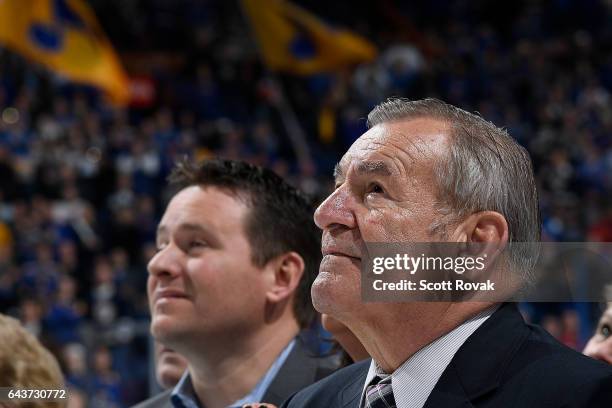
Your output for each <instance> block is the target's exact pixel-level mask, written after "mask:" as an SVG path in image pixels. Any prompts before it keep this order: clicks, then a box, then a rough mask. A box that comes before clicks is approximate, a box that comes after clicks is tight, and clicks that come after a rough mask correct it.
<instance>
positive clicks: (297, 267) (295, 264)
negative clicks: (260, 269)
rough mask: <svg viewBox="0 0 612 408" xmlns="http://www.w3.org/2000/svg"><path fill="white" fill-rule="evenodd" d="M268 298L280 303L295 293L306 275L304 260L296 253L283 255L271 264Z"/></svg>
mask: <svg viewBox="0 0 612 408" xmlns="http://www.w3.org/2000/svg"><path fill="white" fill-rule="evenodd" d="M269 266H270V270H269V271H268V282H267V284H268V290H267V292H266V298H267V300H269V301H270V302H273V303H278V302H282V301H283V300H285V299H288V298H289V297H290V296H291V295H292V294H293V293H295V291H296V289H297V287H298V285H299V284H300V279H301V278H302V275H303V274H304V267H305V264H304V259H303V258H302V257H301V256H300V255H299V254H298V253H297V252H294V251H291V252H287V253H285V254H282V255H280V256H278V257H276V258H275V259H273V260H271V261H270V263H269Z"/></svg>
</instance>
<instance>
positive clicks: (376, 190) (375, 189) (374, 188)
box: [368, 183, 385, 194]
mask: <svg viewBox="0 0 612 408" xmlns="http://www.w3.org/2000/svg"><path fill="white" fill-rule="evenodd" d="M384 192H385V190H384V189H383V188H382V187H381V186H380V184H376V183H372V184H370V186H369V187H368V193H377V194H378V193H380V194H382V193H384Z"/></svg>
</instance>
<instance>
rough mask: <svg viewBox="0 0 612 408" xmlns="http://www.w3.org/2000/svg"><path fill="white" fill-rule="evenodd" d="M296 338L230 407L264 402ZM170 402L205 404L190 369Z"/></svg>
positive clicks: (179, 407) (187, 407) (180, 406)
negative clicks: (196, 390) (200, 397)
mask: <svg viewBox="0 0 612 408" xmlns="http://www.w3.org/2000/svg"><path fill="white" fill-rule="evenodd" d="M295 341H296V340H295V339H293V340H291V342H290V343H289V344H288V345H287V346H286V347H285V348H284V349H283V351H282V352H281V353H280V354H279V355H278V357H277V358H276V360H274V362H273V363H272V366H270V368H269V369H268V371H267V372H266V374H265V375H264V376H263V377H262V378H261V380H259V383H257V385H256V386H255V387H254V388H253V389H252V390H251V392H250V393H248V394H247V395H245V396H244V397H243V398H241V399H239V400H238V401H235V402H234V403H232V404H230V405H228V408H229V407H231V408H233V407H238V408H240V407H242V406H243V405H244V404H247V403H253V402H262V401H261V400H262V398H263V396H264V394H265V392H266V391H267V389H268V387H269V386H270V384H271V383H272V380H274V377H276V374H278V371H279V370H280V368H281V367H282V366H283V364H284V363H285V360H287V357H288V356H289V353H291V350H293V347H294V346H295ZM170 402H171V403H172V406H173V408H202V407H203V405H202V404H200V402H199V400H198V396H197V395H196V393H195V390H194V389H193V384H192V383H191V376H190V375H189V370H185V373H184V374H183V376H182V377H181V379H180V380H179V382H178V383H177V384H176V386H175V387H174V389H173V390H172V393H171V394H170Z"/></svg>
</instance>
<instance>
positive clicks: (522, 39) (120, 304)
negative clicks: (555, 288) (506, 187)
mask: <svg viewBox="0 0 612 408" xmlns="http://www.w3.org/2000/svg"><path fill="white" fill-rule="evenodd" d="M91 3H92V5H93V6H94V8H96V11H97V12H98V14H99V17H100V19H101V23H102V26H103V27H105V29H107V31H108V32H109V35H110V37H111V41H112V42H113V43H114V44H115V45H116V47H117V48H118V51H119V52H120V53H122V52H125V53H126V54H127V53H130V52H132V51H134V50H136V49H142V50H146V51H158V52H160V53H162V55H163V54H164V53H166V57H165V58H166V59H171V57H170V56H169V55H175V54H180V56H181V58H180V61H179V63H178V64H173V65H172V66H170V65H168V64H166V65H163V64H162V65H163V66H162V67H155V68H154V72H150V75H151V77H152V78H153V80H154V83H155V84H156V89H157V92H156V93H157V96H156V98H155V101H154V103H152V104H151V105H150V106H146V107H130V108H119V107H114V106H111V105H109V104H107V103H106V102H105V101H104V99H103V98H102V97H101V96H100V95H99V94H97V92H96V91H94V90H92V89H89V88H87V87H83V86H77V85H74V84H70V83H67V82H65V81H63V80H61V79H59V78H57V77H54V76H53V75H51V74H50V73H48V72H47V71H45V70H44V69H42V68H40V67H36V66H33V65H31V64H29V63H27V62H26V61H25V60H23V59H22V58H20V57H18V56H16V55H15V54H12V53H9V52H7V51H0V180H1V181H0V312H8V313H9V314H12V315H14V316H17V317H19V319H20V320H21V321H22V322H23V324H24V325H25V326H26V327H27V329H28V330H30V331H31V332H32V333H34V334H36V335H37V336H39V337H40V338H42V339H43V341H44V343H45V344H46V345H47V346H48V347H49V348H50V349H51V350H53V351H54V353H55V354H56V355H57V356H58V357H59V359H60V361H61V364H62V365H63V369H64V372H65V373H66V374H67V379H68V381H69V384H70V385H71V387H73V389H74V390H76V391H75V392H79V391H80V392H81V393H82V394H83V395H87V396H88V398H89V403H90V406H104V407H111V406H125V405H127V404H129V403H132V402H135V401H140V400H142V399H144V398H145V397H146V394H147V391H148V388H147V387H148V382H149V375H150V369H149V364H148V363H149V355H148V350H149V341H150V340H149V337H148V307H147V300H146V291H145V282H146V279H147V271H146V263H147V262H148V260H149V259H150V258H151V255H152V253H153V251H154V244H153V242H154V239H155V229H156V225H157V221H158V219H159V216H160V213H161V212H162V211H163V205H164V204H165V200H166V198H167V197H168V192H167V191H165V190H164V186H165V184H166V183H165V178H166V176H167V175H168V172H169V170H170V168H171V167H172V164H173V163H174V161H175V160H176V159H178V158H181V157H184V156H190V157H194V158H198V159H202V158H206V157H213V156H220V157H224V158H235V159H243V160H247V161H250V162H253V163H256V164H260V165H264V166H267V167H270V168H272V169H274V170H275V171H276V172H277V173H279V174H280V175H282V176H284V177H286V178H288V179H289V180H291V181H292V182H293V183H294V184H296V185H298V186H299V187H300V188H302V189H303V190H305V191H306V192H307V193H309V194H312V195H314V196H317V197H321V196H323V195H324V194H325V193H326V192H327V191H328V190H329V188H330V184H331V171H332V168H333V165H334V164H335V162H336V161H338V160H339V158H340V154H341V152H343V151H345V150H346V148H347V146H349V145H350V144H351V143H352V141H353V140H355V139H356V138H357V137H358V136H359V135H360V134H361V133H362V132H363V131H364V130H365V128H366V124H365V119H364V118H365V116H366V115H367V112H368V111H369V110H370V109H371V108H372V107H373V105H374V104H376V103H378V102H380V101H382V100H384V99H385V98H386V97H388V96H405V97H408V98H415V99H416V98H421V97H426V96H432V97H439V98H440V99H443V100H445V101H447V102H449V103H452V104H455V105H457V106H460V107H462V108H464V109H466V110H471V111H478V112H480V113H481V114H482V115H483V116H484V117H485V118H487V119H488V120H491V121H493V122H494V123H495V124H497V125H500V126H504V127H506V128H508V130H509V132H510V134H511V135H513V136H514V137H515V138H516V139H517V140H518V141H519V142H520V143H521V144H523V145H524V146H525V147H527V149H528V150H529V151H530V153H531V155H532V158H533V161H534V165H535V173H536V177H537V181H538V184H539V191H540V203H541V211H542V216H543V233H544V239H545V240H551V241H583V240H599V241H611V240H612V205H611V204H612V203H611V202H610V201H611V200H612V198H611V197H612V194H610V192H611V190H612V136H611V134H612V103H611V94H610V90H611V89H612V53H611V52H610V50H611V49H612V24H610V22H611V21H612V5H611V4H610V3H609V2H606V1H594V0H593V1H581V2H567V1H539V2H509V3H511V4H503V5H502V4H499V3H498V2H494V3H489V4H485V2H484V1H476V2H461V1H456V2H455V1H431V0H430V1H415V2H410V4H406V5H402V6H399V5H395V4H394V2H392V1H384V2H381V3H380V4H379V5H378V6H372V5H370V8H368V7H366V6H362V5H359V4H356V5H354V4H351V3H352V2H346V4H329V2H322V1H321V2H319V1H315V2H311V3H308V4H309V7H310V9H311V10H312V11H313V12H315V13H318V15H320V16H323V17H325V18H327V19H329V20H330V21H333V22H336V23H341V24H343V25H345V26H347V27H349V28H352V29H354V30H356V31H357V32H360V33H361V34H362V35H364V36H365V37H367V38H369V39H371V40H372V41H373V42H374V43H375V44H376V45H377V46H378V47H379V52H380V53H379V56H378V58H377V59H376V60H375V61H373V62H372V63H369V64H364V65H361V66H358V67H356V68H355V69H354V70H346V71H345V72H340V73H334V74H324V73H322V74H320V75H314V76H311V77H306V78H297V77H292V76H286V75H277V76H276V77H275V78H272V76H271V75H270V73H269V72H267V71H266V69H265V67H263V66H262V64H261V62H260V60H259V58H258V55H257V53H256V47H255V44H254V39H253V38H252V36H251V34H250V33H249V31H248V25H247V24H246V23H245V21H244V17H243V16H242V15H241V12H240V10H239V8H238V5H237V4H227V3H231V2H214V1H208V2H200V1H197V2H196V1H180V2H163V1H155V2H151V3H150V4H149V5H147V6H144V5H143V4H141V2H138V1H128V2H96V1H92V2H91ZM175 3H176V4H178V5H177V6H176V7H174V9H173V10H170V7H169V6H168V4H175ZM298 3H300V2H298ZM468 3H469V4H468ZM371 7H374V8H375V10H374V11H372V10H371ZM440 10H444V13H440ZM442 14H443V15H442ZM187 16H188V17H189V20H188V21H187V22H185V21H183V19H185V18H187ZM112 18H116V21H117V23H116V24H114V23H113V20H112ZM132 21H133V22H134V23H133V24H131V22H132ZM181 21H182V23H181ZM143 27H145V28H146V29H145V28H143ZM164 30H167V31H164ZM149 33H156V34H152V36H151V37H149ZM159 33H166V34H164V35H163V36H161V35H160V34H159ZM158 37H163V38H158ZM156 41H157V42H156ZM153 65H154V64H153ZM128 68H129V67H128ZM281 94H284V99H285V101H286V103H288V104H289V105H290V106H291V107H292V109H293V110H294V111H295V113H296V115H297V118H298V120H299V123H300V126H302V128H303V130H304V132H305V134H306V135H307V142H308V145H309V147H310V149H309V150H310V154H309V156H307V157H300V158H299V160H298V159H297V158H296V157H297V155H296V154H295V152H294V151H293V147H292V144H291V143H290V142H289V140H290V138H289V137H288V134H287V132H288V131H287V129H286V128H285V126H284V121H283V120H282V119H283V118H282V117H280V114H279V110H278V103H279V100H280V99H283V96H282V95H281ZM529 310H530V311H531V313H532V315H533V316H532V318H533V319H535V320H539V321H540V322H543V323H544V325H545V327H547V328H548V329H549V330H550V331H551V332H553V333H554V334H555V335H556V336H558V337H559V338H561V339H562V340H563V341H564V342H565V343H566V344H568V345H570V346H573V347H576V348H579V347H582V346H583V345H584V341H585V340H586V339H585V338H584V337H581V336H580V324H581V321H580V319H579V317H580V316H581V315H580V310H577V309H576V307H574V306H572V305H555V306H546V307H542V306H536V307H533V308H531V309H529ZM584 324H585V325H587V327H588V328H589V329H588V330H591V329H592V327H593V326H592V322H589V323H584Z"/></svg>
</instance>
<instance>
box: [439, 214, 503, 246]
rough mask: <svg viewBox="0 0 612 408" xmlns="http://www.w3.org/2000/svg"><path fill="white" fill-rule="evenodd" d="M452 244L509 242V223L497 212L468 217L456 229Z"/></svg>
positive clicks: (501, 243)
mask: <svg viewBox="0 0 612 408" xmlns="http://www.w3.org/2000/svg"><path fill="white" fill-rule="evenodd" d="M451 238H452V239H451V242H475V243H477V242H482V243H488V242H491V243H499V244H498V245H500V246H505V245H506V243H507V242H508V223H507V222H506V218H504V216H503V215H501V214H500V213H498V212H496V211H481V212H477V213H474V214H471V215H470V216H468V217H467V218H466V219H465V220H463V221H462V222H461V223H459V225H458V226H457V227H456V228H455V232H454V234H453V236H452V237H451Z"/></svg>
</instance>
